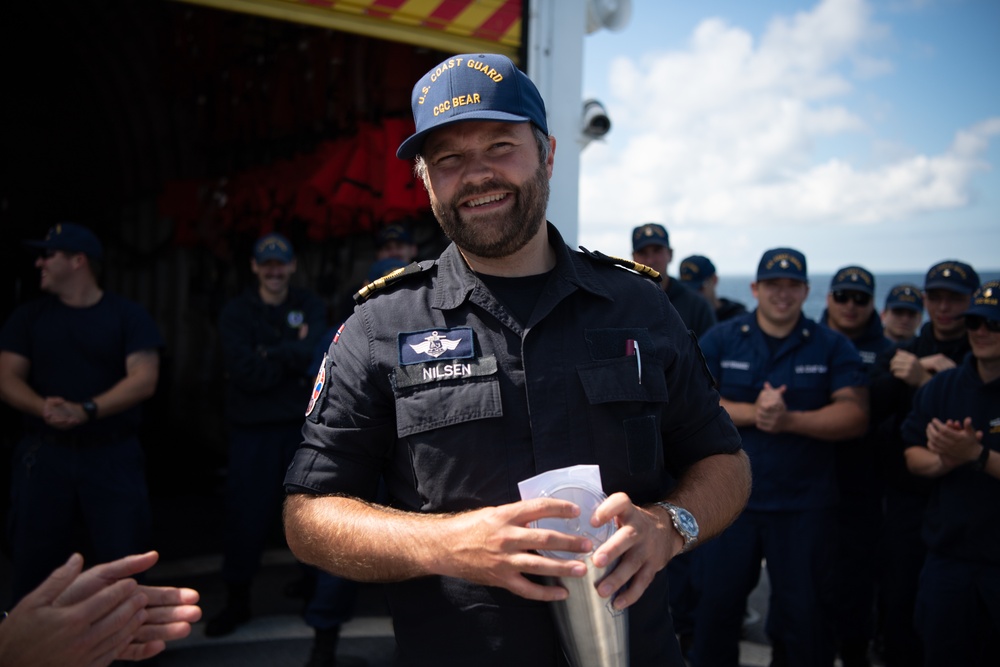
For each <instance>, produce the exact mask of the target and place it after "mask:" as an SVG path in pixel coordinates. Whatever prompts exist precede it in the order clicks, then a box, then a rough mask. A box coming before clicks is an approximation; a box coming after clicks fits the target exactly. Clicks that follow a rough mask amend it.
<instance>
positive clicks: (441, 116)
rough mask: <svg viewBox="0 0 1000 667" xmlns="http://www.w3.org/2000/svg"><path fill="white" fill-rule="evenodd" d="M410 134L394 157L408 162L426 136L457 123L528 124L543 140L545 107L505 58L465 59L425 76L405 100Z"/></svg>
mask: <svg viewBox="0 0 1000 667" xmlns="http://www.w3.org/2000/svg"><path fill="white" fill-rule="evenodd" d="M411 106H412V107H413V122H414V124H415V125H416V130H417V131H416V132H415V133H414V134H412V135H411V136H410V137H408V138H407V139H406V141H404V142H403V143H401V144H400V145H399V149H398V150H397V151H396V157H398V158H401V159H403V160H409V159H411V158H413V157H415V156H416V155H417V154H418V153H420V151H421V150H422V149H423V146H424V140H425V139H426V138H427V135H428V134H430V133H431V132H433V131H435V130H438V129H440V128H442V127H445V126H447V125H451V124H452V123H458V122H461V121H463V120H498V121H504V122H508V123H528V122H530V123H534V124H535V125H537V126H538V127H539V129H541V130H542V132H544V133H545V134H548V133H549V126H548V124H547V123H546V121H545V103H544V102H543V101H542V96H541V94H540V93H539V92H538V88H536V87H535V84H534V83H533V82H532V81H531V79H529V78H528V75H527V74H525V73H524V72H522V71H521V70H519V69H518V68H517V66H516V65H514V62H513V61H512V60H511V59H510V58H508V57H507V56H501V55H497V54H493V53H465V54H462V55H457V56H452V57H451V58H448V59H447V60H445V61H443V62H442V63H441V64H439V65H438V66H437V67H435V68H434V69H432V70H431V71H430V72H428V73H427V74H425V75H424V76H423V78H422V79H420V81H417V85H415V86H414V87H413V95H412V98H411Z"/></svg>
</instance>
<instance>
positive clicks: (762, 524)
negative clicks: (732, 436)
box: [691, 248, 868, 667]
mask: <svg viewBox="0 0 1000 667" xmlns="http://www.w3.org/2000/svg"><path fill="white" fill-rule="evenodd" d="M751 290H752V291H753V295H754V298H756V299H757V309H756V310H755V311H754V312H753V313H749V314H747V315H743V316H740V317H736V318H733V319H731V320H728V321H726V322H723V323H721V324H719V325H717V326H715V327H712V329H710V330H709V332H708V333H707V334H705V336H704V337H703V338H702V350H703V352H704V354H705V359H706V360H707V362H708V367H709V370H710V371H711V373H712V375H713V376H714V377H715V378H716V380H717V382H718V386H719V393H720V394H721V396H722V399H721V403H722V407H724V408H725V409H726V410H727V411H728V412H729V414H730V416H731V417H732V418H733V423H735V424H736V426H737V427H738V428H739V431H740V436H741V437H742V438H743V446H744V448H745V450H746V452H747V455H748V456H749V457H750V464H751V466H752V469H753V489H752V491H751V493H750V500H749V502H748V503H747V508H746V510H745V511H744V512H743V514H741V515H740V516H739V517H738V518H737V519H736V521H735V522H734V523H733V525H732V526H730V527H729V529H728V530H726V532H724V533H723V534H722V535H721V536H720V537H719V539H717V540H715V541H714V542H711V543H709V544H707V545H705V547H704V548H703V549H702V550H701V553H700V554H699V563H700V565H701V567H702V577H701V580H700V583H701V591H700V595H699V599H698V612H697V617H696V619H695V643H694V650H693V652H692V656H691V663H692V665H695V666H696V667H737V665H738V664H739V641H740V634H741V630H742V625H743V616H744V610H745V609H746V602H747V597H748V596H749V595H750V592H751V591H752V590H753V588H754V587H755V586H756V585H757V580H758V578H759V576H760V568H761V560H762V559H764V560H766V562H767V572H768V576H769V579H770V583H771V597H770V607H769V609H768V618H767V625H766V627H767V633H768V635H769V637H770V638H771V642H772V646H773V651H774V658H773V662H772V663H771V664H772V665H790V666H792V667H812V666H815V665H830V664H833V660H834V651H835V645H834V640H835V635H834V627H833V618H834V617H833V607H832V603H833V594H834V591H833V590H832V583H833V581H832V572H833V567H834V560H835V558H836V554H835V548H836V538H835V535H836V526H837V517H836V507H837V503H838V489H837V471H836V459H835V450H836V448H837V447H838V446H839V442H838V441H843V440H848V439H851V438H857V437H860V436H862V435H863V434H864V433H865V429H866V428H867V426H868V415H867V407H868V391H867V388H866V384H867V379H866V377H865V374H864V369H863V367H862V363H861V358H860V357H859V356H858V353H857V352H856V351H855V349H854V348H853V347H852V346H851V343H850V341H849V340H847V338H845V337H844V336H842V335H841V334H839V333H836V332H834V331H831V330H829V329H827V328H826V327H822V326H820V325H819V324H817V323H816V322H814V321H812V320H810V319H808V318H807V317H805V315H803V313H802V304H803V303H805V300H806V297H807V296H808V295H809V283H808V278H807V273H806V258H805V256H804V255H803V254H802V253H801V252H799V251H798V250H794V249H792V248H774V249H772V250H768V251H767V252H765V253H764V255H763V256H762V257H761V260H760V264H759V266H758V268H757V280H756V282H754V283H753V284H752V285H751Z"/></svg>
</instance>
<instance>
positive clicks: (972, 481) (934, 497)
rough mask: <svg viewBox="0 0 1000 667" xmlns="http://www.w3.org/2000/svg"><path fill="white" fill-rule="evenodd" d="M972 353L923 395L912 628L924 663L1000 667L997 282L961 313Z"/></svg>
mask: <svg viewBox="0 0 1000 667" xmlns="http://www.w3.org/2000/svg"><path fill="white" fill-rule="evenodd" d="M964 317H965V330H966V335H967V336H968V340H969V345H970V346H971V348H972V354H971V355H968V356H966V357H965V359H964V360H963V361H962V363H961V365H960V366H958V367H957V368H952V369H949V370H944V371H940V372H938V373H937V374H936V375H935V376H934V377H933V378H931V380H930V381H929V382H928V383H927V384H925V385H924V386H923V387H921V388H920V389H919V390H918V391H917V395H916V397H915V398H914V401H913V410H912V412H910V414H909V416H908V417H907V418H906V421H905V422H903V441H904V442H905V443H906V445H907V448H906V451H905V455H906V464H907V467H908V468H909V470H910V472H911V473H913V474H915V475H920V476H922V477H927V478H931V479H932V480H933V483H932V488H931V495H930V500H929V502H928V504H927V510H926V512H925V514H924V519H923V531H922V537H923V541H924V544H925V545H926V546H927V557H926V559H925V561H924V567H923V570H922V571H921V572H920V585H919V589H918V591H917V604H916V626H917V634H918V635H919V636H920V639H921V641H922V642H923V648H924V659H925V662H924V664H925V665H963V666H965V665H968V667H993V666H995V665H1000V540H998V539H997V536H998V535H1000V281H997V280H992V281H989V282H987V283H985V284H983V285H982V286H981V287H980V288H979V289H978V290H977V291H976V292H975V293H974V294H973V295H972V305H971V306H969V308H968V310H966V311H965V313H964Z"/></svg>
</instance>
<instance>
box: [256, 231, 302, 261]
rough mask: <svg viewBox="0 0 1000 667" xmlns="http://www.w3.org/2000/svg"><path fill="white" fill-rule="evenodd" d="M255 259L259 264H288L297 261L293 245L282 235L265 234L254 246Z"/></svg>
mask: <svg viewBox="0 0 1000 667" xmlns="http://www.w3.org/2000/svg"><path fill="white" fill-rule="evenodd" d="M253 258H254V261H256V262H257V263H258V264H263V263H264V262H269V261H271V260H274V261H276V262H281V263H282V264H288V263H289V262H291V261H292V260H293V259H295V249H294V248H292V243H291V241H289V240H288V239H286V238H285V237H284V236H282V235H281V234H274V233H272V234H265V235H264V236H262V237H260V238H259V239H257V243H255V244H254V246H253Z"/></svg>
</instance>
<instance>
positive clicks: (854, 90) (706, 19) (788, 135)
mask: <svg viewBox="0 0 1000 667" xmlns="http://www.w3.org/2000/svg"><path fill="white" fill-rule="evenodd" d="M631 4H632V13H631V20H630V21H629V23H628V25H627V26H626V27H625V28H624V29H622V30H620V31H617V32H611V31H608V30H601V31H598V32H595V33H593V34H591V35H588V36H587V37H586V38H585V40H584V53H585V63H584V86H583V87H584V90H583V92H584V97H595V98H597V99H599V100H601V101H602V102H603V103H604V105H605V106H606V107H607V109H608V111H609V115H610V117H611V121H612V129H611V132H610V133H609V134H608V135H607V137H606V138H605V139H604V140H603V141H601V142H594V143H591V144H590V145H589V146H587V147H586V148H585V149H584V151H583V154H582V157H581V181H580V229H579V241H580V243H581V244H582V245H584V246H586V247H588V248H599V249H601V250H603V251H604V252H607V253H609V254H616V255H623V256H628V255H629V254H630V252H631V246H630V244H629V234H630V231H631V229H632V227H634V226H635V225H637V224H640V223H642V222H649V221H656V222H661V223H663V224H665V225H666V227H667V229H668V230H669V232H670V238H671V245H672V246H673V248H674V262H673V263H672V264H671V267H670V269H671V273H676V267H677V265H679V263H680V260H681V259H683V258H684V257H686V256H687V255H691V254H703V255H707V256H708V257H710V258H712V260H713V261H714V262H715V264H716V266H717V267H719V272H720V273H722V274H739V275H744V274H752V273H753V272H754V271H755V269H756V265H757V261H758V260H759V258H760V255H761V253H762V252H763V251H764V250H766V249H767V248H772V247H776V246H793V247H796V248H798V249H800V250H802V251H803V252H804V253H805V254H806V256H807V258H808V260H809V264H810V268H811V269H812V270H814V271H816V272H830V271H833V270H835V269H836V268H838V267H841V266H844V265H847V264H861V265H863V266H866V267H868V268H869V269H871V270H872V271H874V272H876V273H881V272H923V271H924V270H926V269H927V268H928V267H929V266H930V265H932V264H934V263H935V262H937V261H939V260H941V259H961V260H964V261H967V262H969V263H971V264H972V265H973V266H974V267H976V268H977V269H981V270H996V269H1000V71H998V67H1000V2H998V1H997V0H822V1H819V0H817V1H814V2H809V1H806V0H799V1H794V0H752V1H747V0H703V1H702V2H689V1H687V0H683V1H682V0H632V3H631Z"/></svg>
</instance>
